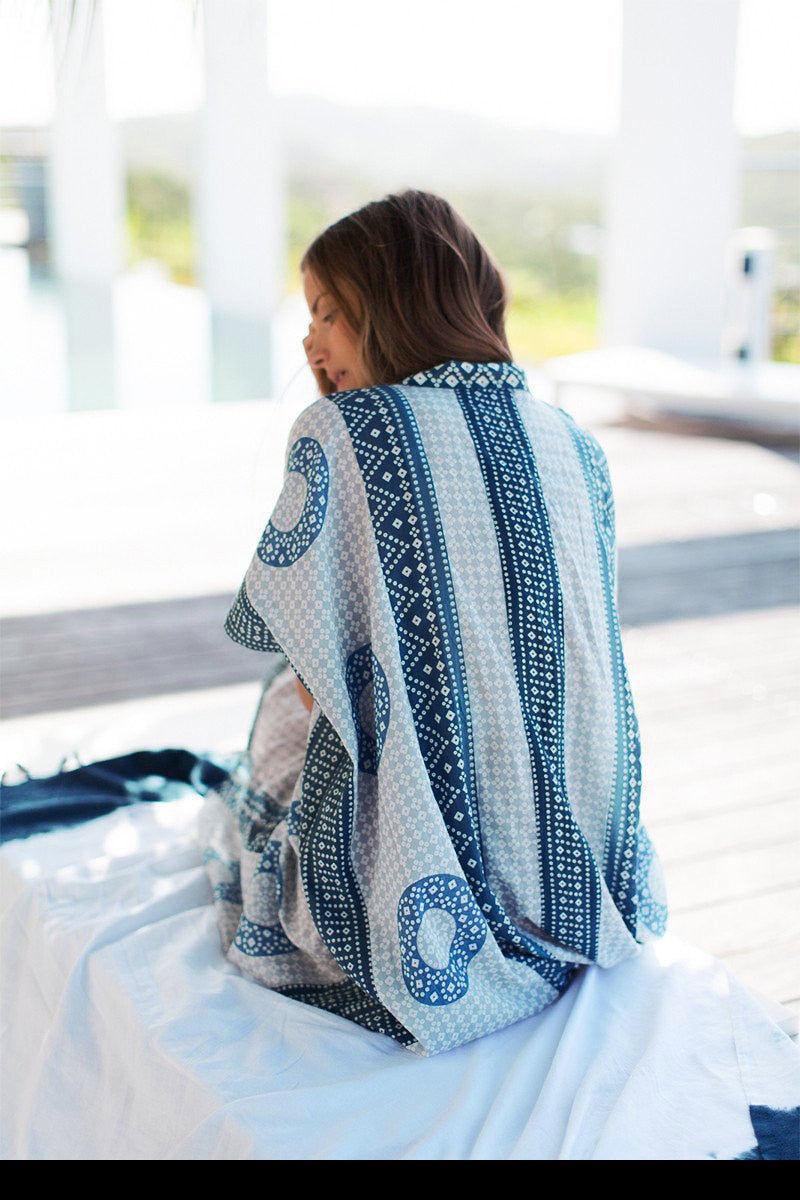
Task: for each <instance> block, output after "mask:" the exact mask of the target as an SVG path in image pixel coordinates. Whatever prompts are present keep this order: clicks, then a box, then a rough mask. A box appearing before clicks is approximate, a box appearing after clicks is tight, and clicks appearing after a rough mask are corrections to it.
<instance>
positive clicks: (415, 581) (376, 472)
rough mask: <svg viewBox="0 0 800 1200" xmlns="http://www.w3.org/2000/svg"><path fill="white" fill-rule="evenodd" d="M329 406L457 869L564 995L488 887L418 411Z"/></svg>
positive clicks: (445, 566) (375, 401) (552, 962)
mask: <svg viewBox="0 0 800 1200" xmlns="http://www.w3.org/2000/svg"><path fill="white" fill-rule="evenodd" d="M429 377H430V372H425V373H424V374H423V375H422V378H423V379H425V380H426V381H427V380H428V379H429ZM329 398H330V399H331V400H332V401H333V402H334V403H335V404H336V405H337V406H338V407H339V410H340V412H341V414H342V417H343V419H344V421H345V424H346V426H347V429H348V433H349V435H350V440H351V443H352V446H353V450H354V452H355V455H356V458H357V461H358V465H359V468H360V470H361V474H362V477H363V480H364V486H365V490H366V496H367V501H368V504H369V508H370V513H371V517H372V525H373V529H374V532H375V539H376V545H377V548H378V554H379V557H380V561H381V567H382V570H383V576H384V582H385V585H386V589H387V594H388V597H389V601H390V604H391V606H392V611H393V615H394V621H395V626H396V629H397V636H398V643H399V647H400V657H401V662H402V668H403V674H404V681H405V686H406V691H407V695H408V699H409V703H410V705H411V709H412V713H413V717H414V725H415V729H416V733H417V738H418V741H419V746H420V751H421V754H422V757H423V760H424V763H425V767H426V770H427V773H428V777H429V779H430V783H431V787H432V790H433V793H434V796H435V798H436V802H437V804H438V806H439V808H440V810H441V812H442V815H443V818H444V821H445V824H446V828H447V831H448V834H449V836H450V838H451V840H452V843H453V846H454V848H455V850H456V853H457V855H458V860H459V864H460V866H461V869H462V870H463V872H464V875H465V876H466V879H467V881H468V883H469V886H470V889H471V891H472V894H473V896H474V897H475V900H476V901H477V903H478V905H479V906H480V909H481V911H482V913H483V915H484V917H485V919H486V921H487V923H488V925H489V928H490V929H491V931H492V933H493V934H494V936H495V939H496V941H497V943H498V945H499V946H500V948H501V950H502V952H503V954H505V955H506V956H507V957H510V958H515V959H519V960H520V961H523V962H526V963H528V964H529V965H530V966H532V967H533V968H534V969H535V970H536V971H538V972H539V974H540V975H541V976H542V977H543V978H544V979H546V980H547V981H548V982H549V983H551V984H552V985H553V986H554V987H556V988H558V989H559V990H560V989H562V988H564V987H566V986H567V984H568V982H569V980H570V979H571V977H572V973H573V970H574V968H573V967H572V966H571V965H569V966H567V965H565V964H564V963H562V962H560V961H559V960H558V959H556V958H555V957H554V956H553V955H551V954H550V953H549V951H548V950H547V949H546V948H545V947H544V946H543V944H542V943H541V942H538V941H536V940H535V939H534V938H532V937H531V936H530V935H529V934H527V933H525V932H523V931H522V930H519V929H517V928H516V926H515V925H514V924H513V922H512V921H511V920H510V918H509V917H508V915H507V914H506V913H505V911H504V910H503V908H502V906H501V905H500V903H499V901H498V900H497V898H496V897H495V896H494V895H493V893H492V891H491V889H490V887H489V885H488V882H487V879H486V874H485V870H484V864H483V854H482V849H481V837H480V825H479V820H478V796H477V786H476V776H475V763H474V751H473V739H472V725H471V715H470V707H469V693H468V688H467V682H466V672H465V667H464V656H463V650H462V644H461V636H460V631H459V623H458V613H457V610H456V604H455V594H454V589H453V583H452V578H451V574H450V566H449V560H448V557H447V551H446V544H445V538H444V532H443V529H442V524H441V519H440V515H439V510H438V505H437V501H436V494H435V490H434V487H433V480H432V477H431V473H430V468H429V465H428V460H427V457H426V455H425V451H424V448H423V445H422V440H421V437H420V433H419V429H418V427H417V423H416V420H415V417H414V414H413V411H412V408H411V405H410V403H409V401H408V399H407V397H406V396H405V395H404V394H403V392H402V391H401V390H400V389H399V388H397V387H378V388H370V389H364V390H362V391H358V392H341V393H336V394H334V395H333V396H331V397H329Z"/></svg>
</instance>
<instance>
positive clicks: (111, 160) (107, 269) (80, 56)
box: [47, 0, 124, 408]
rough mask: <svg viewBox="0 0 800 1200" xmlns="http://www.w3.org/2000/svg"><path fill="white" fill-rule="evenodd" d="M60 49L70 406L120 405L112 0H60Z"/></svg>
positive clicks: (59, 159)
mask: <svg viewBox="0 0 800 1200" xmlns="http://www.w3.org/2000/svg"><path fill="white" fill-rule="evenodd" d="M71 7H73V8H74V13H73V15H72V18H70V16H69V10H70V8H71ZM53 52H54V71H55V111H54V114H53V124H52V145H51V151H50V159H49V163H48V186H47V195H48V209H49V220H50V231H51V246H52V263H53V268H54V271H55V274H56V276H57V278H58V280H59V284H60V296H61V300H62V303H63V306H64V316H65V323H66V333H67V374H68V393H69V394H68V405H69V407H71V408H110V407H113V405H114V392H115V384H114V316H113V284H114V279H115V278H116V275H117V273H118V271H119V269H120V266H121V263H122V247H123V238H124V225H123V214H124V189H123V180H122V171H121V166H120V156H119V150H118V142H117V137H116V130H115V128H114V126H113V124H112V122H111V119H110V117H109V113H108V106H107V103H106V80H105V45H104V38H103V9H102V4H100V3H95V4H91V3H89V0H75V4H74V5H70V4H69V3H68V2H66V0H55V3H54V4H53Z"/></svg>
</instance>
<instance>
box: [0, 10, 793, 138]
mask: <svg viewBox="0 0 800 1200" xmlns="http://www.w3.org/2000/svg"><path fill="white" fill-rule="evenodd" d="M228 2H229V3H231V4H232V5H233V4H234V3H236V2H237V0H228ZM670 2H671V0H663V3H665V4H669V3H670ZM700 2H702V3H716V4H718V5H719V6H720V7H723V6H724V5H727V4H730V3H731V2H732V0H698V3H700ZM195 7H197V8H199V9H201V8H202V5H200V4H198V5H193V4H192V3H191V0H103V13H104V23H105V39H106V62H107V79H108V90H109V106H110V109H111V112H112V115H113V116H114V117H117V118H122V117H127V116H136V115H145V114H152V113H158V112H181V111H188V110H191V109H193V108H195V107H197V106H198V105H199V104H200V103H201V100H202V88H203V84H202V66H201V61H202V57H201V35H200V28H199V24H198V23H197V22H196V21H195V18H194V16H193V13H194V10H195ZM47 8H48V6H47V4H46V2H45V0H0V125H12V124H46V123H47V122H48V120H49V119H50V114H51V112H52V104H53V92H52V79H51V71H50V65H49V50H48V44H47V35H46V31H47V16H46V13H47ZM622 10H623V4H622V0H559V3H558V4H555V3H554V2H553V0H403V3H402V5H400V4H395V3H388V2H385V3H377V2H376V0H336V3H333V2H332V0H304V2H303V3H299V2H298V0H269V35H268V46H267V70H268V74H269V78H270V80H271V85H272V89H273V91H274V93H275V94H276V95H279V96H288V95H293V94H306V95H307V94H313V95H317V96H320V97H323V98H326V99H330V100H335V101H339V102H341V103H347V104H362V105H368V104H398V103H399V104H405V103H414V104H432V105H436V106H438V107H443V108H451V109H456V110H458V111H461V112H465V111H466V112H474V113H479V114H481V115H483V116H487V117H494V118H496V119H499V120H501V121H504V122H506V123H508V124H512V125H523V126H529V127H535V128H541V129H553V130H563V131H582V132H595V133H613V132H614V130H615V128H616V125H617V121H618V90H619V69H620V46H621V29H622ZM740 13H741V15H740V27H739V52H738V65H737V94H736V107H735V118H736V123H737V126H738V128H739V130H740V132H742V133H744V134H747V135H754V134H762V133H771V132H775V131H778V130H782V129H787V128H800V84H798V83H797V81H796V79H797V74H798V73H797V48H798V46H800V0H741V3H740ZM476 47H479V48H480V57H478V56H476Z"/></svg>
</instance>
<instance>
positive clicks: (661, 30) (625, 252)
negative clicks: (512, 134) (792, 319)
mask: <svg viewBox="0 0 800 1200" xmlns="http://www.w3.org/2000/svg"><path fill="white" fill-rule="evenodd" d="M738 16H739V3H738V0H625V6H624V21H623V54H622V106H621V119H620V130H619V138H618V142H617V146H616V153H615V161H614V163H613V167H612V172H611V180H610V188H609V194H608V208H607V213H606V243H605V252H604V261H603V271H602V281H601V326H602V340H603V343H604V344H606V345H621V344H627V345H635V346H651V347H653V348H654V349H657V350H662V351H665V352H668V353H674V354H678V355H681V356H684V357H687V358H691V359H695V360H698V361H699V360H704V361H718V360H719V356H720V344H721V335H722V330H723V321H724V291H725V255H726V246H727V243H728V240H729V238H730V236H731V234H732V232H733V229H734V227H735V224H736V221H737V217H738V171H737V166H738V161H737V160H738V153H737V151H738V139H737V135H736V130H735V126H734V119H733V103H734V81H735V67H736V38H737V26H738Z"/></svg>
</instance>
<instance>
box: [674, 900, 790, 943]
mask: <svg viewBox="0 0 800 1200" xmlns="http://www.w3.org/2000/svg"><path fill="white" fill-rule="evenodd" d="M669 930H670V932H671V933H674V934H676V935H677V937H679V938H681V939H683V941H685V942H691V944H692V945H694V946H698V947H699V948H700V949H701V950H705V951H706V953H707V954H713V955H715V956H716V957H718V958H726V957H727V956H728V955H734V954H736V955H744V954H745V953H749V952H750V951H754V950H759V949H766V948H768V947H772V948H773V950H774V951H775V953H776V954H779V953H780V949H779V948H780V947H781V946H784V945H785V944H786V943H787V942H795V941H797V940H800V887H793V888H782V889H780V890H779V891H775V892H772V893H770V894H769V895H766V896H748V897H746V898H744V899H738V900H726V901H723V902H721V903H720V904H714V905H710V906H709V907H708V908H701V909H696V910H694V911H693V912H682V913H676V914H675V915H674V917H671V918H670V922H669Z"/></svg>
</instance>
